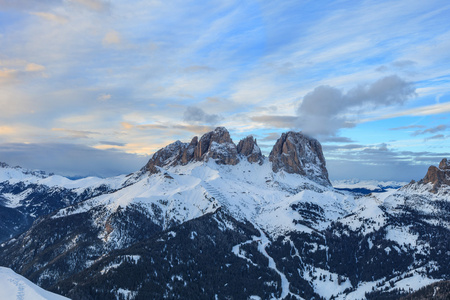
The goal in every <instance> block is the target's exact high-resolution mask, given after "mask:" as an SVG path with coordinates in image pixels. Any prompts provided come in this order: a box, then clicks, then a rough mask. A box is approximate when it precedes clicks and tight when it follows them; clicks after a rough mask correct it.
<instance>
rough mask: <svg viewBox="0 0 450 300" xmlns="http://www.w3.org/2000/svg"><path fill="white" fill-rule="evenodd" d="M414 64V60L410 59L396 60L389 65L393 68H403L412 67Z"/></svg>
mask: <svg viewBox="0 0 450 300" xmlns="http://www.w3.org/2000/svg"><path fill="white" fill-rule="evenodd" d="M415 64H416V62H415V61H412V60H396V61H394V62H393V63H392V64H391V65H392V66H393V67H395V68H399V69H404V68H409V67H412V66H414V65H415Z"/></svg>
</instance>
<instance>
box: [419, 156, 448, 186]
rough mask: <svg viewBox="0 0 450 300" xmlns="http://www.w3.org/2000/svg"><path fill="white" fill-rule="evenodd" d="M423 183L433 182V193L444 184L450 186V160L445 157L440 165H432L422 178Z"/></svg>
mask: <svg viewBox="0 0 450 300" xmlns="http://www.w3.org/2000/svg"><path fill="white" fill-rule="evenodd" d="M422 183H424V184H428V183H431V184H432V185H433V189H432V190H431V191H432V192H433V193H436V192H437V190H438V189H439V187H441V186H442V185H449V186H450V162H449V161H448V160H447V159H446V158H444V159H442V160H441V162H440V164H439V167H436V166H430V167H429V168H428V172H427V174H426V175H425V177H424V178H423V179H422Z"/></svg>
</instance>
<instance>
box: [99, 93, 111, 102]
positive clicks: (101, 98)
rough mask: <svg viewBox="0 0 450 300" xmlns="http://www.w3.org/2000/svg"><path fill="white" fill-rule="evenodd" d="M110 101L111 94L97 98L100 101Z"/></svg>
mask: <svg viewBox="0 0 450 300" xmlns="http://www.w3.org/2000/svg"><path fill="white" fill-rule="evenodd" d="M109 99H111V94H101V95H100V96H98V97H97V100H99V101H107V100H109Z"/></svg>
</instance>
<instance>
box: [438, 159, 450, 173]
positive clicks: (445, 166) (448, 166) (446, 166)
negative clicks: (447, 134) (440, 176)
mask: <svg viewBox="0 0 450 300" xmlns="http://www.w3.org/2000/svg"><path fill="white" fill-rule="evenodd" d="M439 169H441V170H450V161H448V160H447V159H446V158H443V159H442V160H441V162H440V163H439Z"/></svg>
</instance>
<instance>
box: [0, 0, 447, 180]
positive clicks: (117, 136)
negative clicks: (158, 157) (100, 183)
mask: <svg viewBox="0 0 450 300" xmlns="http://www.w3.org/2000/svg"><path fill="white" fill-rule="evenodd" d="M449 19H450V4H449V3H448V1H432V0H431V1H412V0H408V1H401V0H399V1H207V2H205V1H156V0H155V1H116V0H111V1H106V0H45V1H28V0H0V91H1V93H0V104H1V107H2V109H1V110H0V161H4V162H6V163H9V164H12V165H16V164H18V165H22V166H24V167H27V168H39V169H44V170H47V171H52V172H57V173H61V174H64V175H68V176H86V175H98V176H111V175H116V174H120V173H127V172H132V171H135V170H137V169H139V168H140V167H141V166H142V165H143V164H144V163H145V161H146V160H147V159H148V156H149V155H150V154H151V153H153V152H155V151H156V150H158V149H159V148H161V147H163V146H165V145H167V144H168V143H170V142H173V141H175V140H177V139H179V140H181V141H189V140H190V139H191V138H192V137H193V136H194V135H201V134H203V133H205V132H207V131H209V130H211V129H213V128H214V127H216V126H225V127H227V128H228V130H229V131H230V133H231V136H232V138H233V139H234V140H235V142H237V141H238V140H239V139H240V138H243V137H245V136H247V135H249V134H253V135H254V136H255V137H256V138H257V140H258V143H259V144H260V146H261V147H262V149H263V150H264V151H265V153H266V154H268V153H269V152H270V149H271V147H272V145H273V144H274V143H275V141H276V139H277V138H278V137H279V136H280V134H281V133H282V132H286V131H288V130H296V131H300V130H302V131H303V132H305V133H307V134H309V135H311V136H313V137H315V138H317V139H318V140H319V141H321V143H322V145H323V149H324V153H325V157H326V159H327V164H328V169H329V173H330V177H331V179H345V178H362V179H378V180H410V179H415V180H417V179H420V178H422V177H423V176H424V174H425V172H426V170H427V168H428V166H429V165H432V164H434V165H436V164H438V163H439V161H440V159H441V158H443V157H449V156H450V149H449V146H450V143H449V137H450V119H449V116H450V84H449V83H450V22H448V20H449Z"/></svg>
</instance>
